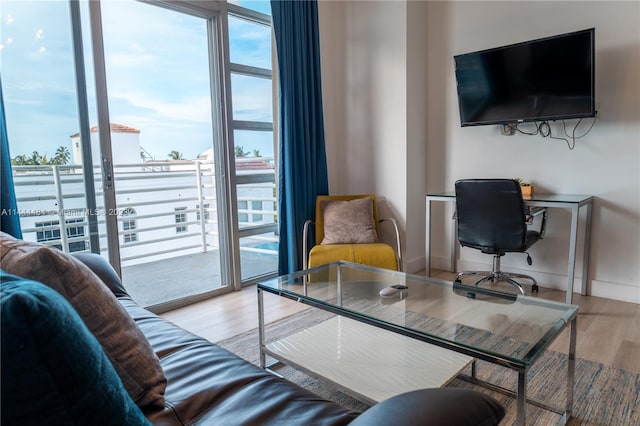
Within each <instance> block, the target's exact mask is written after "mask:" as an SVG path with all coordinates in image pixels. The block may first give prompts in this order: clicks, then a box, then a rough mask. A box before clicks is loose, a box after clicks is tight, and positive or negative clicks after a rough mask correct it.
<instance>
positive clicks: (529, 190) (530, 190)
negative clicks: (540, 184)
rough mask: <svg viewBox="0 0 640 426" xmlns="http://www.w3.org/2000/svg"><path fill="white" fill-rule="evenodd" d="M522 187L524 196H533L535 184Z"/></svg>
mask: <svg viewBox="0 0 640 426" xmlns="http://www.w3.org/2000/svg"><path fill="white" fill-rule="evenodd" d="M520 189H521V190H522V197H523V198H527V197H528V198H531V196H532V195H533V185H520Z"/></svg>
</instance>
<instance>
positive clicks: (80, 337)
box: [0, 271, 149, 426]
mask: <svg viewBox="0 0 640 426" xmlns="http://www.w3.org/2000/svg"><path fill="white" fill-rule="evenodd" d="M0 281H1V282H2V286H1V288H0V304H1V308H0V313H1V321H2V335H1V342H2V344H1V350H2V354H1V355H2V358H1V360H2V375H1V377H2V379H1V381H2V383H1V386H2V418H1V422H2V424H3V425H12V424H14V425H38V426H39V425H42V424H47V425H105V426H106V425H114V426H120V425H148V424H149V422H148V421H147V420H146V419H145V417H144V416H143V414H142V412H141V411H140V409H139V408H138V406H136V404H135V403H134V402H133V400H132V399H131V398H130V397H129V395H128V394H127V391H126V390H125V389H124V386H123V385H122V382H121V381H120V379H119V377H118V375H117V374H116V371H115V369H114V368H113V366H112V365H111V363H110V362H109V360H108V359H107V357H106V355H105V353H104V351H103V350H102V347H101V346H100V344H99V343H98V341H97V340H96V339H95V337H94V336H93V335H92V334H91V333H90V332H89V330H88V329H87V327H86V326H85V325H84V323H83V322H82V320H81V319H80V317H79V316H78V314H77V313H76V312H75V311H74V310H73V308H72V307H71V306H70V305H69V303H68V302H67V301H66V300H65V299H64V298H63V297H62V296H60V294H58V293H57V292H55V291H54V290H52V289H50V288H49V287H47V286H45V285H43V284H41V283H38V282H35V281H31V280H26V279H24V278H20V277H17V276H14V275H10V274H7V273H6V272H4V271H0Z"/></svg>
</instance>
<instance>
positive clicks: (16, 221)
mask: <svg viewBox="0 0 640 426" xmlns="http://www.w3.org/2000/svg"><path fill="white" fill-rule="evenodd" d="M0 133H2V162H1V163H0V165H1V166H2V169H0V181H1V182H0V183H1V185H0V217H1V218H2V223H1V224H0V225H1V229H2V232H6V233H7V234H11V235H13V236H14V237H16V238H20V239H22V230H21V229H20V217H19V216H18V211H17V210H18V207H17V205H16V193H15V188H14V186H13V175H12V174H11V155H10V154H9V137H8V136H7V123H6V120H5V115H4V98H3V97H2V81H1V80H0Z"/></svg>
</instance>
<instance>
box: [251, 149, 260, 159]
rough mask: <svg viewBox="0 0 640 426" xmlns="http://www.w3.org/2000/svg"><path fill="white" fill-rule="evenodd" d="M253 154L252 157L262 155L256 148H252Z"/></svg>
mask: <svg viewBox="0 0 640 426" xmlns="http://www.w3.org/2000/svg"><path fill="white" fill-rule="evenodd" d="M253 156H254V157H256V158H257V157H262V155H260V150H258V149H254V150H253Z"/></svg>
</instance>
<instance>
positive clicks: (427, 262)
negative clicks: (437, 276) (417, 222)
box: [424, 198, 431, 277]
mask: <svg viewBox="0 0 640 426" xmlns="http://www.w3.org/2000/svg"><path fill="white" fill-rule="evenodd" d="M426 210H427V211H426V223H425V229H426V234H427V235H426V237H425V247H424V270H425V275H426V276H427V277H429V276H431V200H430V199H429V198H427V206H426Z"/></svg>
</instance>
